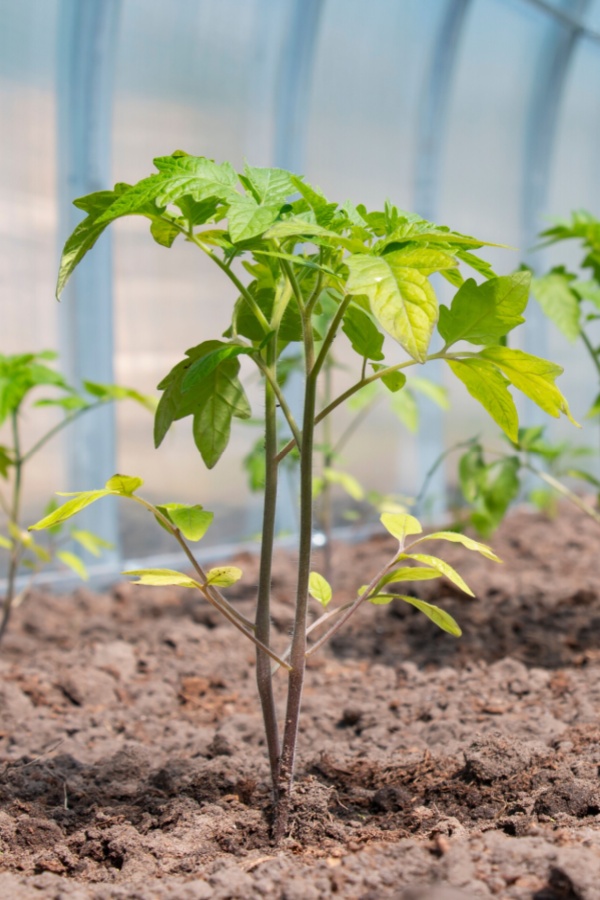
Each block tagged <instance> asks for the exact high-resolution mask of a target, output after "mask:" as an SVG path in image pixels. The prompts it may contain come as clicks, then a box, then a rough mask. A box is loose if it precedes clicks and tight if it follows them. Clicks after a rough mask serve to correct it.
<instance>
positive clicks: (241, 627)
mask: <svg viewBox="0 0 600 900" xmlns="http://www.w3.org/2000/svg"><path fill="white" fill-rule="evenodd" d="M130 499H131V500H135V502H136V503H139V504H140V506H143V507H144V508H145V509H147V510H149V511H150V512H151V513H152V515H153V516H155V517H156V518H157V519H158V520H159V521H160V523H161V525H163V526H164V527H165V528H166V530H167V531H169V532H170V533H171V534H172V535H173V537H174V538H175V540H176V541H177V543H178V544H179V545H180V547H181V548H182V550H183V552H184V553H185V555H186V556H187V558H188V559H189V561H190V563H191V564H192V567H193V569H194V571H195V572H196V573H197V574H198V575H199V576H200V578H201V579H202V584H203V585H205V587H204V588H203V590H202V594H203V596H204V597H205V598H206V599H207V600H208V602H209V603H210V604H211V606H214V607H215V609H218V610H219V612H220V613H222V615H224V616H225V618H226V619H227V620H228V621H229V622H231V624H232V625H235V627H236V628H237V629H238V631H241V632H242V634H245V635H246V637H247V638H249V639H250V640H251V641H252V643H253V644H255V645H256V646H257V647H258V648H259V649H260V650H263V651H264V652H265V653H266V654H267V655H268V656H270V657H271V659H273V660H274V661H275V662H276V663H279V665H283V666H284V667H285V668H286V669H291V666H289V665H288V664H287V663H286V662H284V661H283V660H282V659H281V658H280V657H279V656H278V655H277V654H276V653H274V652H273V650H271V649H270V647H267V646H266V645H265V644H263V643H262V641H260V640H259V639H258V638H257V637H256V635H255V634H254V624H253V623H252V622H249V621H248V619H247V618H246V617H245V616H243V615H242V614H241V613H239V612H238V611H237V609H235V608H234V607H233V606H232V605H231V604H230V603H229V602H228V600H226V598H225V597H224V596H223V594H222V593H221V592H220V591H219V590H218V589H217V588H216V587H215V586H214V585H208V584H207V581H208V576H207V574H206V572H205V571H204V569H203V568H202V566H201V565H200V563H199V562H198V561H197V559H196V558H195V556H194V554H193V553H192V551H191V550H190V548H189V547H188V545H187V544H186V542H185V540H184V537H183V535H182V534H181V532H180V530H179V528H177V527H176V526H175V525H173V523H172V522H171V521H169V519H167V517H166V516H163V514H162V513H161V512H160V510H158V509H157V508H156V507H155V506H153V505H152V504H151V503H149V502H148V501H147V500H144V499H143V498H142V497H137V496H134V495H133V494H131V495H130Z"/></svg>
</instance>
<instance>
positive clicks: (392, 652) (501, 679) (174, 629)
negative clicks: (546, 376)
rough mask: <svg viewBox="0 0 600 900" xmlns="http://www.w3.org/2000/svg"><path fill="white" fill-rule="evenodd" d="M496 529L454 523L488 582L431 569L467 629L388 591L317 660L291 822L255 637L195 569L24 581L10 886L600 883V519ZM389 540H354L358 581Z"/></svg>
mask: <svg viewBox="0 0 600 900" xmlns="http://www.w3.org/2000/svg"><path fill="white" fill-rule="evenodd" d="M493 544H494V547H495V548H496V549H497V551H498V552H499V554H500V555H501V556H502V557H503V559H504V560H505V565H504V566H502V567H500V566H496V565H494V564H493V563H491V562H489V561H488V560H485V559H482V558H480V557H478V556H477V555H475V554H470V553H468V552H467V551H465V550H464V549H463V548H461V547H460V546H457V545H445V547H444V552H445V556H446V558H447V559H448V561H449V562H451V563H453V564H454V565H455V566H456V567H457V568H459V569H460V571H461V572H462V574H463V575H464V577H465V578H466V580H467V582H469V584H470V585H471V586H472V587H473V589H474V590H475V592H476V594H477V599H476V600H472V599H469V598H465V597H464V596H462V595H460V596H459V594H458V593H457V592H455V591H454V590H453V589H451V587H450V586H449V585H447V584H446V585H443V586H442V587H441V588H440V585H439V583H435V582H421V583H419V584H415V585H413V586H412V587H413V588H414V593H415V594H416V593H417V592H418V594H419V596H422V597H424V598H425V599H435V602H437V603H439V604H440V605H442V606H443V607H444V608H446V609H447V610H448V611H449V612H451V613H452V614H453V615H454V616H455V618H457V619H458V620H459V621H460V623H461V625H462V627H463V629H464V635H463V637H462V638H461V639H459V640H456V639H454V638H452V637H450V636H449V635H446V634H444V633H442V632H440V631H438V630H437V629H436V628H435V627H434V626H433V625H432V624H431V623H430V622H429V621H428V620H427V619H425V617H423V616H422V615H421V614H419V613H418V612H417V611H416V610H414V609H413V608H412V607H409V606H407V605H400V604H399V605H398V606H397V607H396V606H394V607H393V608H391V607H378V608H374V607H369V608H367V609H364V610H361V612H360V613H359V614H358V615H357V616H356V617H355V620H354V622H353V623H352V625H351V626H350V627H349V628H348V629H347V630H346V631H343V632H341V636H339V637H338V639H337V640H336V641H335V642H334V644H333V645H332V646H331V647H330V648H329V649H328V650H327V651H325V652H323V653H322V654H321V655H320V656H319V657H318V658H316V659H314V661H311V664H310V668H309V672H308V677H307V685H306V691H305V698H304V717H303V725H302V732H301V736H300V748H299V751H300V752H299V772H298V785H297V794H296V813H295V816H294V821H293V833H292V835H291V837H290V838H289V839H288V840H287V842H286V843H285V845H284V846H282V847H280V848H274V847H273V846H272V845H271V844H270V843H269V835H268V816H267V814H268V806H269V791H268V781H267V777H268V772H267V766H266V761H265V748H264V741H263V737H262V733H261V721H260V716H259V714H258V710H257V701H256V693H255V685H254V663H253V653H252V648H251V647H250V646H247V645H246V643H245V642H244V639H243V638H242V637H240V636H239V635H238V634H237V632H235V631H233V630H232V629H231V628H230V626H229V625H228V624H227V623H226V622H223V621H221V620H220V619H219V618H218V615H217V614H215V613H214V612H213V611H212V609H211V608H210V607H208V606H206V605H205V604H203V603H198V602H197V601H196V600H195V598H194V597H193V595H192V593H191V592H190V591H186V590H172V589H151V588H136V587H133V586H132V585H128V584H120V585H118V586H117V587H116V588H115V589H114V590H113V591H112V592H110V593H105V594H93V593H91V592H89V591H86V590H80V591H77V592H76V593H75V594H73V595H71V596H64V597H56V596H51V595H49V594H47V593H42V592H36V593H35V594H34V595H32V596H30V598H29V599H28V601H27V602H26V603H25V604H24V605H23V606H22V607H21V608H19V609H18V610H17V611H16V613H15V616H14V619H13V622H12V625H11V629H10V632H9V634H8V635H7V638H6V641H5V644H4V646H3V648H2V652H1V653H0V675H1V681H0V866H1V871H0V897H5V898H9V900H13V898H14V900H21V898H52V900H59V898H60V900H87V898H94V900H108V898H114V900H117V898H119V900H125V898H127V900H134V898H135V900H154V898H161V900H162V898H171V900H201V898H211V900H212V898H215V900H220V898H244V900H245V898H252V897H266V898H281V900H319V898H327V897H333V896H338V897H342V898H357V900H358V898H360V900H379V898H386V897H394V898H403V900H452V898H454V900H459V898H461V900H469V898H487V897H498V898H531V900H599V898H600V780H599V771H600V742H599V738H600V725H599V723H598V706H599V703H600V577H599V576H600V553H599V548H600V531H599V530H598V527H597V526H596V525H594V523H593V522H591V521H590V520H589V519H586V518H584V517H582V516H580V515H579V514H575V513H573V512H571V511H570V510H564V514H563V517H562V518H561V521H560V522H555V523H549V522H547V521H546V520H544V519H543V518H542V517H540V516H538V515H536V514H531V513H528V512H526V511H520V512H518V513H517V514H514V515H513V516H512V517H511V518H510V519H509V520H508V521H507V523H506V524H505V526H504V527H503V528H502V529H501V531H500V532H499V533H498V534H497V536H496V537H495V539H494V541H493ZM392 552H393V542H391V540H389V539H387V538H375V539H373V540H371V541H370V542H369V543H367V544H365V545H361V546H351V547H345V546H339V547H337V548H336V560H335V562H336V566H337V570H338V572H339V573H340V574H339V577H338V578H336V583H337V584H338V585H339V590H338V591H337V594H338V596H339V599H340V600H343V599H345V598H346V597H349V596H351V595H354V592H355V590H356V587H357V586H358V585H359V584H361V583H363V582H364V581H365V576H368V575H369V573H372V572H373V571H375V566H376V565H377V564H378V562H377V561H378V559H381V560H383V559H384V558H385V556H384V554H385V555H388V554H391V553H392ZM236 562H237V563H238V564H239V565H241V567H242V568H243V569H244V571H245V579H244V584H246V585H253V584H255V583H256V573H257V562H256V560H255V559H254V558H252V557H250V556H244V557H242V558H239V559H238V560H236ZM292 562H293V560H291V559H290V558H289V557H283V558H281V559H280V560H279V562H278V564H277V569H276V573H275V579H274V593H275V602H274V609H273V618H274V623H275V627H276V631H277V642H278V646H282V647H283V646H284V645H285V643H286V640H287V637H286V636H287V633H288V630H289V626H290V621H291V602H290V594H291V585H292V582H293V567H292ZM315 563H316V565H318V560H315ZM247 590H248V589H247V588H246V591H247ZM230 595H234V597H235V599H236V601H237V602H239V605H240V608H241V609H243V610H244V611H245V612H246V613H247V614H250V613H251V601H249V600H247V599H245V594H244V588H242V587H239V586H236V588H234V589H232V590H231V591H230Z"/></svg>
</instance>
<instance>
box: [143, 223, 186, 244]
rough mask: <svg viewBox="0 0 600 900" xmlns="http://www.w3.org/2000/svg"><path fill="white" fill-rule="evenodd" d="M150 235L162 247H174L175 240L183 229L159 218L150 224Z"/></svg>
mask: <svg viewBox="0 0 600 900" xmlns="http://www.w3.org/2000/svg"><path fill="white" fill-rule="evenodd" d="M150 234H151V235H152V237H153V238H154V240H155V241H156V243H157V244H160V245H161V247H172V246H173V241H174V240H175V238H176V237H177V236H178V235H180V234H181V229H179V228H178V227H177V225H175V224H174V223H173V222H165V220H164V219H158V218H157V219H152V221H151V222H150Z"/></svg>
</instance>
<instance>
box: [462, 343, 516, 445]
mask: <svg viewBox="0 0 600 900" xmlns="http://www.w3.org/2000/svg"><path fill="white" fill-rule="evenodd" d="M446 362H447V363H448V365H449V366H450V368H451V370H452V371H453V372H454V374H455V375H456V377H457V378H458V379H459V380H460V381H462V383H463V384H464V386H465V387H466V389H467V390H468V392H469V394H470V395H471V396H472V397H473V398H474V399H475V400H477V401H478V402H479V403H481V405H482V406H483V408H484V409H486V410H487V411H488V413H489V414H490V416H491V417H492V419H493V420H494V422H496V423H497V424H498V425H499V426H500V428H501V429H502V430H503V431H504V432H505V434H507V435H508V437H509V438H510V439H511V441H516V440H517V439H518V430H519V417H518V414H517V407H516V406H515V401H514V400H513V398H512V396H511V394H510V391H509V390H508V380H507V379H506V378H504V376H503V375H502V374H501V373H500V372H499V371H498V369H497V368H496V367H495V366H494V365H492V364H490V362H487V361H486V360H484V359H481V358H480V357H479V356H478V357H470V358H467V359H448V360H446Z"/></svg>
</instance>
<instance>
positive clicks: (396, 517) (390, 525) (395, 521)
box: [380, 513, 423, 544]
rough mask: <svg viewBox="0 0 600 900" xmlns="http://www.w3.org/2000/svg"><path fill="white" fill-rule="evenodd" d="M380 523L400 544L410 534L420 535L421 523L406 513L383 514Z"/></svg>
mask: <svg viewBox="0 0 600 900" xmlns="http://www.w3.org/2000/svg"><path fill="white" fill-rule="evenodd" d="M380 522H381V524H382V525H383V527H384V528H385V529H386V531H389V533H390V534H391V535H392V537H395V538H396V539H397V540H398V541H399V542H400V543H401V544H403V543H404V541H405V539H406V538H407V537H408V535H410V534H421V532H422V531H423V529H422V528H421V523H420V522H419V520H418V519H415V517H414V516H410V515H408V513H383V515H382V516H381V517H380Z"/></svg>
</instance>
